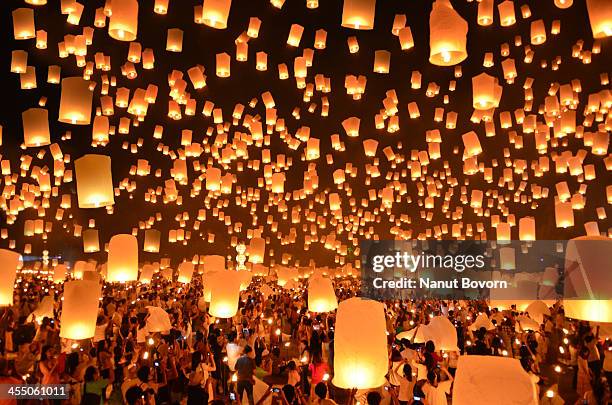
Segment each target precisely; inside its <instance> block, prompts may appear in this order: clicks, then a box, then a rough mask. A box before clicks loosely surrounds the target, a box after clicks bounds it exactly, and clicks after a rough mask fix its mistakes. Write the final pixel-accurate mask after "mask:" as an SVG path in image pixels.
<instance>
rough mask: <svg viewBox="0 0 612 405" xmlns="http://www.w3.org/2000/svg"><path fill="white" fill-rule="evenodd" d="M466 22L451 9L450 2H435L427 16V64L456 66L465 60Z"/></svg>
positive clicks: (447, 0)
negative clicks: (428, 48)
mask: <svg viewBox="0 0 612 405" xmlns="http://www.w3.org/2000/svg"><path fill="white" fill-rule="evenodd" d="M467 32H468V25H467V22H466V21H465V20H464V19H463V18H461V16H460V15H459V14H458V13H457V12H456V11H455V10H454V9H453V6H452V5H451V3H450V0H436V1H435V2H434V4H433V8H432V10H431V14H430V16H429V47H430V53H429V62H430V63H432V64H434V65H438V66H452V65H456V64H458V63H460V62H462V61H463V60H465V58H467V50H466V42H467V39H466V36H467Z"/></svg>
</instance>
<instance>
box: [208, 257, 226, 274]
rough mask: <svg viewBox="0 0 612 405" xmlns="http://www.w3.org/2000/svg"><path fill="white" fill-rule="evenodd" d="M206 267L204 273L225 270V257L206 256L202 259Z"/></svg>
mask: <svg viewBox="0 0 612 405" xmlns="http://www.w3.org/2000/svg"><path fill="white" fill-rule="evenodd" d="M202 264H203V265H204V273H211V272H214V271H224V270H225V256H221V255H206V256H204V257H203V258H202Z"/></svg>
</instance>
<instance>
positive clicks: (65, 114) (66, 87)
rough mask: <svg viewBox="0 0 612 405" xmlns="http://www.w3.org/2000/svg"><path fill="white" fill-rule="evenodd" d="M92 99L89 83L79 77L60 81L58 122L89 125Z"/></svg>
mask: <svg viewBox="0 0 612 405" xmlns="http://www.w3.org/2000/svg"><path fill="white" fill-rule="evenodd" d="M92 98H93V92H92V91H91V90H90V88H89V81H87V80H83V78H81V77H66V78H65V79H62V96H61V98H60V107H59V118H58V121H59V122H65V123H68V124H73V125H89V123H90V122H91V104H92Z"/></svg>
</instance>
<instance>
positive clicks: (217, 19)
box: [202, 0, 232, 29]
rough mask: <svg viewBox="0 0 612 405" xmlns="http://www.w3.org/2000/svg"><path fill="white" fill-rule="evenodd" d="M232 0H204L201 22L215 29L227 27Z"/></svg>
mask: <svg viewBox="0 0 612 405" xmlns="http://www.w3.org/2000/svg"><path fill="white" fill-rule="evenodd" d="M231 6H232V0H204V5H203V6H202V22H203V23H204V24H206V25H208V26H209V27H213V28H217V29H225V28H227V18H228V16H229V12H230V7H231Z"/></svg>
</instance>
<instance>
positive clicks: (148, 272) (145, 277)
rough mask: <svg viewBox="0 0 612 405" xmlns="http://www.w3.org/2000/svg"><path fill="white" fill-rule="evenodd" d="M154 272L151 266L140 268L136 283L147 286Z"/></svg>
mask: <svg viewBox="0 0 612 405" xmlns="http://www.w3.org/2000/svg"><path fill="white" fill-rule="evenodd" d="M154 272H155V268H154V267H153V265H151V264H145V265H144V266H142V270H141V271H140V277H139V278H138V281H139V282H141V283H143V284H149V283H150V282H151V280H152V279H153V273H154Z"/></svg>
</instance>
